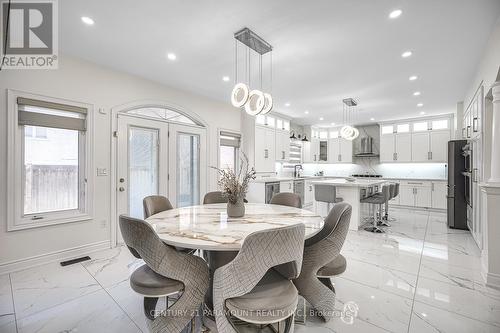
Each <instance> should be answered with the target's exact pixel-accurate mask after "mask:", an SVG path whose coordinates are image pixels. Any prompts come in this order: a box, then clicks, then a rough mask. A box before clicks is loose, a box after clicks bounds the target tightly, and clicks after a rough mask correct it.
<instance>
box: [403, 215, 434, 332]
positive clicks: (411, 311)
mask: <svg viewBox="0 0 500 333" xmlns="http://www.w3.org/2000/svg"><path fill="white" fill-rule="evenodd" d="M430 219H431V213H430V212H429V213H428V214H427V224H426V226H425V234H424V241H423V242H422V250H421V252H420V262H419V264H418V271H417V280H416V281H415V292H414V293H413V301H412V303H411V310H410V320H409V321H408V331H407V332H408V333H410V327H411V319H412V317H413V308H414V307H415V299H416V298H417V288H418V279H419V277H420V268H421V267H422V259H423V257H424V248H425V238H426V237H427V230H428V228H429V221H430Z"/></svg>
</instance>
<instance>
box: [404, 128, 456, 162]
mask: <svg viewBox="0 0 500 333" xmlns="http://www.w3.org/2000/svg"><path fill="white" fill-rule="evenodd" d="M449 140H450V131H449V130H444V131H427V132H418V133H412V138H411V156H412V158H411V161H412V162H443V163H445V162H446V161H447V159H448V141H449Z"/></svg>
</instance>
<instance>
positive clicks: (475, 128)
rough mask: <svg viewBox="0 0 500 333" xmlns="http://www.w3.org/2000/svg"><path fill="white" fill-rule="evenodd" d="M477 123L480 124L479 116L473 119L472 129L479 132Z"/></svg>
mask: <svg viewBox="0 0 500 333" xmlns="http://www.w3.org/2000/svg"><path fill="white" fill-rule="evenodd" d="M477 125H478V119H477V117H474V119H473V120H472V131H473V132H474V133H477V131H478V129H477Z"/></svg>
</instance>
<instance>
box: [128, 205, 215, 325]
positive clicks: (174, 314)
mask: <svg viewBox="0 0 500 333" xmlns="http://www.w3.org/2000/svg"><path fill="white" fill-rule="evenodd" d="M120 230H121V232H122V235H123V240H124V241H125V244H126V245H127V246H128V247H129V249H130V251H131V252H132V254H133V255H134V256H136V257H139V258H142V259H143V260H144V261H145V262H146V265H144V266H142V267H141V268H139V269H137V270H136V271H135V272H134V273H132V276H131V277H130V286H131V287H132V289H133V290H134V291H136V292H137V293H139V294H141V295H143V296H144V311H145V314H146V316H147V317H148V318H149V319H152V322H151V323H150V326H151V329H152V331H153V332H160V331H161V332H181V331H182V330H183V329H185V328H186V326H187V325H188V324H189V323H190V322H191V324H192V323H193V319H194V318H195V316H196V313H197V311H198V309H199V308H200V306H201V304H202V303H203V300H204V297H205V293H206V292H207V290H208V283H209V282H208V281H209V279H210V277H209V272H208V266H207V263H206V262H205V261H204V260H203V259H202V258H200V257H197V256H194V255H191V254H188V253H183V252H179V251H176V250H175V249H174V248H172V247H170V246H168V245H166V244H165V243H163V242H162V241H161V240H160V238H159V237H158V235H157V234H156V232H155V231H154V230H153V228H152V227H151V226H150V225H149V224H148V223H147V222H145V221H143V220H139V219H135V218H132V217H129V216H125V215H121V216H120ZM173 293H181V296H180V298H179V299H178V300H177V301H176V302H175V303H174V304H173V305H172V306H171V307H170V308H167V310H165V312H164V313H163V314H162V315H159V316H157V317H154V316H153V313H152V311H154V309H155V306H156V301H157V300H158V297H162V296H165V295H171V294H173ZM151 299H153V300H151Z"/></svg>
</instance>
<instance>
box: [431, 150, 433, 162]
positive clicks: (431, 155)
mask: <svg viewBox="0 0 500 333" xmlns="http://www.w3.org/2000/svg"><path fill="white" fill-rule="evenodd" d="M432 159H433V157H432V151H431V160H432Z"/></svg>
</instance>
